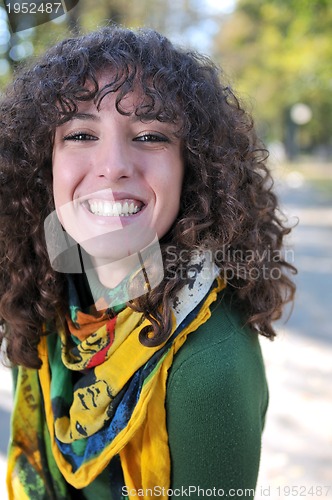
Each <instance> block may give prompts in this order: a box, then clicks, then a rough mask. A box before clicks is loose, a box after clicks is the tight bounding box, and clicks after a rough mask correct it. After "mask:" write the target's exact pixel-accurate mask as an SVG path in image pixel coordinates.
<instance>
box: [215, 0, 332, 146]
mask: <svg viewBox="0 0 332 500" xmlns="http://www.w3.org/2000/svg"><path fill="white" fill-rule="evenodd" d="M331 33H332V3H331V2H330V1H329V0H238V2H237V5H236V9H235V11H234V13H233V14H232V15H230V16H229V18H228V20H227V21H226V22H225V23H224V24H223V25H222V27H221V30H220V32H219V33H218V36H217V37H216V39H215V58H216V59H217V60H218V61H219V62H220V64H221V66H223V67H224V68H225V69H226V71H228V72H229V73H230V74H231V75H232V76H233V80H235V84H236V86H237V88H238V89H239V90H240V92H241V94H242V96H243V97H244V98H248V97H247V96H251V98H253V99H254V101H255V104H254V109H255V113H256V117H257V120H258V121H259V122H260V124H261V128H262V129H264V130H265V133H266V139H267V140H275V139H277V140H283V139H285V131H286V130H287V123H288V122H289V110H290V108H291V107H292V106H293V105H294V104H296V103H299V102H301V103H305V104H307V105H308V106H309V107H310V108H311V110H312V113H313V117H312V120H311V121H310V122H309V123H308V124H306V125H302V126H301V128H303V131H302V130H301V136H302V137H304V138H305V146H306V147H309V148H310V147H311V148H312V147H314V146H315V145H318V144H326V143H328V142H329V141H331V132H330V131H331V125H332V43H331ZM267 124H268V125H267ZM304 132H305V133H304Z"/></svg>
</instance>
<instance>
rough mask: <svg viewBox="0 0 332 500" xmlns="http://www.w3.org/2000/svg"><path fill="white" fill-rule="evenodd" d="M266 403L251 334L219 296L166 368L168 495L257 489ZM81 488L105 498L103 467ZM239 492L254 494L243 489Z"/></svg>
mask: <svg viewBox="0 0 332 500" xmlns="http://www.w3.org/2000/svg"><path fill="white" fill-rule="evenodd" d="M267 404H268V390H267V384H266V378H265V371H264V364H263V360H262V355H261V350H260V346H259V342H258V338H257V335H256V334H255V333H253V332H252V331H250V330H249V329H248V328H244V327H243V322H242V321H241V318H240V316H239V315H238V314H236V313H235V312H234V311H232V308H231V307H230V306H229V303H228V301H227V300H226V298H225V299H224V300H223V299H222V298H221V297H220V298H219V300H218V302H217V303H214V304H212V315H211V318H210V319H209V320H208V321H207V322H206V323H205V324H203V325H202V326H200V327H199V329H197V330H196V331H195V332H192V333H191V334H190V335H189V336H188V339H187V341H186V342H185V344H184V345H183V346H182V348H181V349H180V351H179V352H178V353H177V354H176V356H175V358H174V362H173V365H172V367H171V369H170V372H169V377H168V383H167V396H166V411H167V429H168V436H169V447H170V453H171V466H172V473H171V489H173V490H174V498H186V497H187V496H188V498H190V499H191V500H193V499H197V498H201V497H202V496H203V495H204V493H205V496H208V495H209V494H210V496H213V495H212V494H211V491H210V490H212V492H213V489H214V488H215V493H216V495H215V496H216V497H217V495H218V490H224V497H225V498H227V495H228V494H229V495H230V497H232V498H235V499H237V498H240V497H243V496H244V493H243V491H239V493H238V495H237V494H236V490H246V489H247V490H253V489H254V488H255V486H256V481H257V475H258V468H259V459H260V450H261V435H262V430H263V427H264V418H265V413H266V409H267ZM157 466H158V465H157V464H156V467H157ZM189 487H191V488H190V489H189ZM199 488H201V490H199ZM203 490H204V492H203ZM207 490H209V491H207ZM82 493H84V497H83V498H87V499H89V500H90V499H91V500H96V499H97V498H98V499H100V500H104V499H105V500H106V499H107V500H111V499H110V493H109V489H108V488H107V470H106V471H105V472H104V473H103V474H102V475H101V476H100V477H99V478H97V479H96V480H95V481H94V482H93V483H92V484H91V485H90V486H88V487H87V488H85V489H84V490H83V491H82ZM221 493H222V491H219V496H221ZM189 495H190V496H189ZM245 495H246V498H247V499H249V498H253V494H250V492H249V491H247V492H246V494H245ZM81 498H82V497H81ZM112 500H120V499H112Z"/></svg>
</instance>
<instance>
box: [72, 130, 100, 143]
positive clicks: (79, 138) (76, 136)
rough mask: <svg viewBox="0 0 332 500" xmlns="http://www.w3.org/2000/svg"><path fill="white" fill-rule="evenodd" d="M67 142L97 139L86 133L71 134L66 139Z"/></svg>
mask: <svg viewBox="0 0 332 500" xmlns="http://www.w3.org/2000/svg"><path fill="white" fill-rule="evenodd" d="M64 140H65V141H97V140H98V139H97V137H95V136H94V135H91V134H86V133H85V132H76V133H74V134H69V135H66V137H64Z"/></svg>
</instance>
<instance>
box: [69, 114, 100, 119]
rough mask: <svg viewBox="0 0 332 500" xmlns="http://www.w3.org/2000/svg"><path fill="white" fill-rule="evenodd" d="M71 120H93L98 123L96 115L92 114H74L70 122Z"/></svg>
mask: <svg viewBox="0 0 332 500" xmlns="http://www.w3.org/2000/svg"><path fill="white" fill-rule="evenodd" d="M73 120H93V121H100V117H99V116H98V115H95V114H94V113H76V114H75V115H74V116H73V117H72V118H71V119H70V121H73Z"/></svg>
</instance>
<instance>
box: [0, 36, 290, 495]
mask: <svg viewBox="0 0 332 500" xmlns="http://www.w3.org/2000/svg"><path fill="white" fill-rule="evenodd" d="M220 78H221V80H220ZM222 78H223V75H222V73H221V72H220V71H219V70H218V69H217V68H216V67H215V65H214V64H213V63H212V62H211V61H210V60H209V59H207V58H205V57H203V56H200V55H199V54H196V53H193V52H192V51H186V50H182V49H178V48H176V47H174V46H173V45H172V44H171V42H170V41H169V40H167V39H166V38H165V37H163V36H161V35H159V34H158V33H156V32H154V31H151V30H138V31H131V30H127V29H123V28H118V27H112V28H103V29H102V30H100V31H97V32H93V33H90V34H87V35H84V36H82V37H77V38H71V39H68V40H64V41H63V42H61V43H59V44H57V45H55V46H54V47H52V48H51V49H50V50H49V51H47V52H46V54H45V55H44V56H42V57H41V59H40V60H39V61H36V62H35V64H34V66H32V67H31V68H30V69H29V68H28V69H27V68H25V69H23V70H22V71H21V73H19V74H18V75H17V77H16V80H15V81H14V82H13V84H12V85H11V86H9V88H8V89H7V92H6V93H5V94H4V95H3V97H2V100H1V102H0V116H1V127H0V170H1V178H0V179H1V184H0V319H1V322H2V325H3V327H4V329H3V330H2V331H1V332H0V336H1V337H0V340H1V342H2V344H3V346H4V347H5V348H6V353H7V356H8V358H9V360H10V361H11V363H12V364H13V366H14V367H15V380H16V396H15V406H14V412H13V416H12V431H11V442H10V453H9V465H8V481H7V485H8V492H9V498H10V500H12V499H14V500H16V499H17V500H21V499H22V498H33V499H35V500H42V499H45V498H52V499H56V500H57V499H59V500H60V499H69V498H73V499H77V498H80V499H95V498H100V499H106V498H107V499H112V500H120V499H123V498H134V497H135V496H136V493H137V492H139V496H140V497H144V498H149V497H152V496H154V495H155V496H160V495H161V494H162V495H163V496H164V497H171V496H172V495H173V493H172V492H178V491H190V492H191V497H192V498H198V497H199V496H201V495H200V492H201V491H206V492H207V491H209V492H210V491H215V490H220V491H224V492H227V491H229V492H230V491H250V496H249V497H247V498H253V491H254V488H255V484H256V480H257V474H258V467H259V459H260V443H261V434H262V430H263V426H264V419H265V414H266V408H267V401H268V393H267V385H266V380H265V373H264V365H263V360H262V357H261V352H260V347H259V342H258V334H259V333H260V334H262V335H265V336H267V337H270V338H273V337H274V335H275V331H274V328H273V325H272V321H273V320H275V319H278V318H279V317H280V315H281V313H282V308H283V306H284V304H285V303H286V302H287V301H289V300H292V298H293V295H294V289H295V287H294V284H293V283H292V281H291V279H290V277H289V276H288V273H289V271H295V269H294V268H293V266H291V265H290V264H289V263H287V262H286V261H285V259H284V257H283V252H282V245H283V238H284V236H285V235H286V234H288V233H289V231H290V230H289V229H288V228H287V227H286V226H285V223H284V222H283V220H281V218H280V216H279V212H278V210H277V198H276V196H275V194H274V193H273V192H272V190H271V185H272V183H271V177H270V174H269V172H268V169H267V167H266V165H265V160H266V151H265V150H264V149H263V148H262V146H261V144H260V142H259V140H258V139H257V137H256V134H255V131H254V128H253V123H252V120H251V118H250V116H249V115H247V113H246V112H245V111H244V110H243V109H242V108H241V106H240V103H239V102H238V100H237V99H236V97H235V96H234V94H233V92H232V91H231V89H230V88H229V87H228V86H227V85H226V84H225V82H223V81H222ZM266 249H269V251H268V252H267V251H266ZM161 271H162V272H161ZM137 494H138V493H137ZM174 495H175V494H174Z"/></svg>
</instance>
